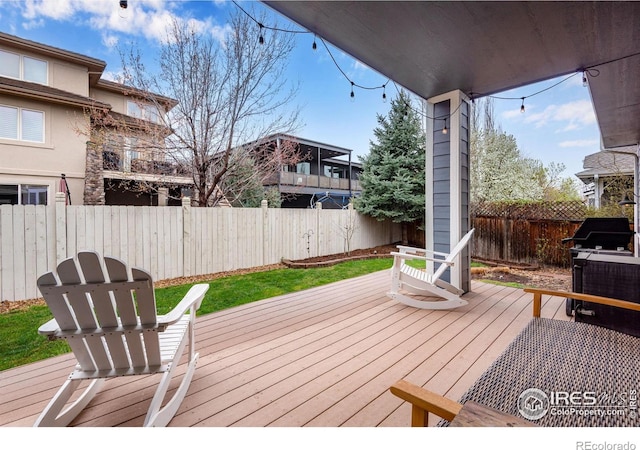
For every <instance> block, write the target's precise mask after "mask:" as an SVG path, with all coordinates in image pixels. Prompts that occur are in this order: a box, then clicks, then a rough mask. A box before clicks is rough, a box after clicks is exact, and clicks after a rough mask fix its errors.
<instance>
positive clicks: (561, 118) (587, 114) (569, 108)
mask: <svg viewBox="0 0 640 450" xmlns="http://www.w3.org/2000/svg"><path fill="white" fill-rule="evenodd" d="M525 108H526V111H525V113H524V114H521V113H520V112H519V109H518V110H516V109H514V110H510V111H507V112H505V113H503V115H502V116H503V117H504V118H505V119H516V118H518V117H521V118H522V122H523V123H525V124H530V125H533V126H535V127H536V128H541V127H544V126H555V127H557V130H556V132H567V131H574V130H579V129H582V128H584V127H587V126H591V125H593V124H595V123H596V116H595V114H594V112H593V107H592V105H591V102H590V101H588V100H577V101H572V102H567V103H563V104H560V105H555V104H553V105H549V106H547V107H546V108H545V109H544V110H542V111H536V108H535V106H534V105H528V104H527V102H526V100H525Z"/></svg>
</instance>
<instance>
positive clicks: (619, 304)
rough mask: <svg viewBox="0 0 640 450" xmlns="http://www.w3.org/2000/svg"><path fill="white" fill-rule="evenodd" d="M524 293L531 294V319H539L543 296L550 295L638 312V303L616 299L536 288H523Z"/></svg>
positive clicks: (639, 308) (639, 304) (639, 307)
mask: <svg viewBox="0 0 640 450" xmlns="http://www.w3.org/2000/svg"><path fill="white" fill-rule="evenodd" d="M524 291H525V292H528V293H530V294H533V317H540V310H541V309H542V296H543V295H552V296H554V297H567V298H572V299H574V300H583V301H585V302H591V303H599V304H602V305H609V306H615V307H616V308H624V309H631V310H633V311H640V303H633V302H628V301H626V300H619V299H616V298H609V297H601V296H599V295H591V294H581V293H578V292H567V291H552V290H549V289H536V288H525V289H524Z"/></svg>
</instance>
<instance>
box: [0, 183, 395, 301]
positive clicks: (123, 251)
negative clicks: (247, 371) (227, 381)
mask: <svg viewBox="0 0 640 450" xmlns="http://www.w3.org/2000/svg"><path fill="white" fill-rule="evenodd" d="M399 240H400V229H399V226H398V225H397V224H393V223H391V222H379V221H377V220H375V219H372V218H370V217H366V216H362V215H360V214H359V213H357V212H356V211H354V210H353V209H345V210H323V209H322V208H317V209H284V208H267V205H266V202H263V206H262V208H192V207H191V206H190V205H189V201H188V199H185V201H184V202H183V205H182V206H181V207H180V206H177V207H174V206H169V207H157V206H86V205H83V206H68V205H65V199H64V196H63V195H57V196H56V202H55V204H53V205H47V206H34V205H0V300H9V301H11V300H23V299H30V298H36V297H39V296H40V295H39V292H38V291H37V288H36V279H37V278H38V276H40V275H41V274H43V273H45V272H47V271H49V270H52V269H54V268H55V266H56V265H57V263H58V262H60V261H61V260H63V259H65V258H67V257H70V256H73V255H75V254H76V253H77V252H78V251H81V250H95V251H97V252H99V253H101V254H102V255H105V256H113V257H116V258H119V259H122V260H124V261H125V262H126V263H128V264H129V265H130V266H135V267H140V268H143V269H145V270H148V271H149V272H151V275H152V276H153V278H154V280H161V279H168V278H176V277H184V276H194V275H205V274H210V273H217V272H224V271H229V270H235V269H244V268H251V267H257V266H262V265H268V264H275V263H278V262H280V260H281V259H282V258H287V259H292V260H296V259H304V258H308V257H313V256H322V255H330V254H335V253H342V252H345V251H346V250H347V249H348V248H349V249H351V250H355V249H359V248H369V247H375V246H378V245H385V244H390V243H393V242H397V241H399Z"/></svg>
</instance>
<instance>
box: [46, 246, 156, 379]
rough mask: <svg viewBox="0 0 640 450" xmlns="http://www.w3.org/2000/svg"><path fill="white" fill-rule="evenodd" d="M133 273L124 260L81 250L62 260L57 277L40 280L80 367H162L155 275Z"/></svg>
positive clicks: (52, 310) (50, 306)
mask: <svg viewBox="0 0 640 450" xmlns="http://www.w3.org/2000/svg"><path fill="white" fill-rule="evenodd" d="M131 272H132V276H130V275H129V273H128V270H127V266H126V265H125V264H124V263H123V262H122V261H120V260H117V259H115V258H104V260H103V259H102V258H101V257H100V256H99V255H98V254H97V253H95V252H81V253H79V254H78V257H77V260H76V259H74V258H68V259H66V260H64V261H62V262H61V263H60V264H58V267H57V276H56V274H55V273H53V272H49V273H46V274H45V275H43V276H41V277H40V278H39V279H38V287H39V288H40V291H41V292H42V295H43V297H44V299H45V301H46V302H47V305H48V306H49V309H50V310H51V312H52V314H53V316H54V318H55V319H56V322H57V323H58V326H59V327H60V329H61V330H62V332H63V334H64V335H66V336H67V342H68V343H69V345H70V346H71V348H72V350H73V352H74V354H75V355H76V358H77V359H78V363H79V365H80V367H81V368H82V370H85V371H95V370H98V371H104V370H111V369H126V368H130V367H145V366H149V367H153V366H157V365H160V363H161V358H160V349H159V347H160V346H159V338H158V333H157V329H156V317H157V316H156V302H155V295H154V291H153V282H152V279H151V275H149V273H147V272H145V271H143V270H140V269H132V271H131ZM134 327H135V329H134ZM71 333H75V335H74V336H73V337H71V336H70V334H71Z"/></svg>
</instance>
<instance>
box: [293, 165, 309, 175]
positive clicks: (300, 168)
mask: <svg viewBox="0 0 640 450" xmlns="http://www.w3.org/2000/svg"><path fill="white" fill-rule="evenodd" d="M296 173H299V174H302V175H310V174H311V163H308V162H301V163H298V164H296Z"/></svg>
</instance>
